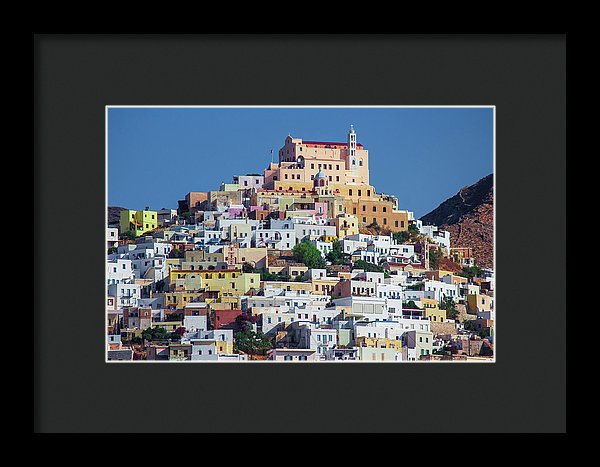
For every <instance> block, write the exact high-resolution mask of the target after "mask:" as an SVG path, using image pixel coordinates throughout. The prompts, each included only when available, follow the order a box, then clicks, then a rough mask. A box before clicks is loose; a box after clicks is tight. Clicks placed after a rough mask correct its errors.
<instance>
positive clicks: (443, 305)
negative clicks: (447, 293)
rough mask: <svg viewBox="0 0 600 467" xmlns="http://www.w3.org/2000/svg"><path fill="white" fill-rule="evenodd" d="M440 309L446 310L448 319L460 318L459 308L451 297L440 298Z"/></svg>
mask: <svg viewBox="0 0 600 467" xmlns="http://www.w3.org/2000/svg"><path fill="white" fill-rule="evenodd" d="M440 310H446V317H447V318H448V319H458V309H457V308H456V304H455V303H454V300H452V299H451V298H450V297H444V298H442V300H440Z"/></svg>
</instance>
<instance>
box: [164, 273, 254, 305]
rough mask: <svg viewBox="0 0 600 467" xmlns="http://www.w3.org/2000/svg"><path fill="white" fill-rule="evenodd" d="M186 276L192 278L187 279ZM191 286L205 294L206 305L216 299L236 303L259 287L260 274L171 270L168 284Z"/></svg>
mask: <svg viewBox="0 0 600 467" xmlns="http://www.w3.org/2000/svg"><path fill="white" fill-rule="evenodd" d="M188 276H192V277H189V278H188ZM186 283H189V284H193V285H194V287H198V290H200V289H202V290H204V291H205V292H206V294H205V297H204V298H205V301H206V302H207V303H208V302H210V301H213V300H217V299H226V298H231V299H233V300H228V301H229V302H237V300H238V298H237V297H239V296H240V295H246V294H248V292H249V291H250V289H255V290H258V289H259V287H260V274H258V273H243V272H240V270H239V269H226V270H214V271H210V270H203V271H191V270H185V269H182V270H179V271H176V270H173V271H171V272H170V273H169V284H170V285H172V284H181V285H182V286H183V284H186Z"/></svg>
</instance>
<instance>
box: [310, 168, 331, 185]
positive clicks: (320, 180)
mask: <svg viewBox="0 0 600 467" xmlns="http://www.w3.org/2000/svg"><path fill="white" fill-rule="evenodd" d="M328 184H329V177H327V175H325V173H324V172H323V171H322V170H321V169H319V171H318V172H317V174H316V175H315V180H314V182H313V186H314V187H315V188H316V187H319V186H327V185H328Z"/></svg>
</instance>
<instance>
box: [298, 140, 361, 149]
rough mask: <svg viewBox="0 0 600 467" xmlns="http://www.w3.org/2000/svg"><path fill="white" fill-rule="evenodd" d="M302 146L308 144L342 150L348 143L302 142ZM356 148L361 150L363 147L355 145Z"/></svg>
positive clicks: (358, 144)
mask: <svg viewBox="0 0 600 467" xmlns="http://www.w3.org/2000/svg"><path fill="white" fill-rule="evenodd" d="M302 144H310V145H315V146H338V149H344V148H347V147H348V143H336V142H332V141H302ZM356 147H357V148H362V147H363V145H362V144H360V143H356Z"/></svg>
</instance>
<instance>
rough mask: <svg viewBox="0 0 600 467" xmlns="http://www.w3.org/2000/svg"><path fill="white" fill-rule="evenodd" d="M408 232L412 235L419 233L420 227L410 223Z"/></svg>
mask: <svg viewBox="0 0 600 467" xmlns="http://www.w3.org/2000/svg"><path fill="white" fill-rule="evenodd" d="M408 232H409V233H410V234H412V235H419V228H418V227H417V225H416V224H408Z"/></svg>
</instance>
